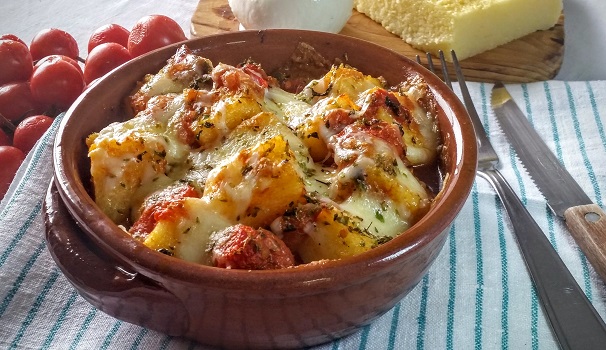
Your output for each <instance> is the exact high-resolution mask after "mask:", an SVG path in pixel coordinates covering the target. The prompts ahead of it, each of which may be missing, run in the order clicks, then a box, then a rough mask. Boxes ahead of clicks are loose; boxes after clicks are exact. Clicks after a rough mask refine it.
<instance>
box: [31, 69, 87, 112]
mask: <svg viewBox="0 0 606 350" xmlns="http://www.w3.org/2000/svg"><path fill="white" fill-rule="evenodd" d="M31 89H32V95H33V96H34V99H35V100H36V101H38V102H39V103H43V104H47V105H50V106H52V107H54V108H57V109H58V110H60V111H65V110H67V109H68V108H69V106H70V105H71V104H72V103H73V102H74V101H75V100H76V98H78V96H80V94H81V93H82V91H83V90H84V78H83V76H82V74H81V73H80V72H79V71H78V69H76V68H75V67H74V66H73V65H72V64H70V63H69V62H67V61H66V60H63V59H60V58H58V57H54V58H52V59H48V60H44V62H43V63H42V64H40V65H39V66H37V67H36V69H35V70H34V73H33V74H32V79H31Z"/></svg>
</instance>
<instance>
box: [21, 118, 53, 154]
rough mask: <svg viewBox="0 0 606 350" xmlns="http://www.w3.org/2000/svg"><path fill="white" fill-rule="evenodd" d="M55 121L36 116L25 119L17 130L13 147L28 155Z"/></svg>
mask: <svg viewBox="0 0 606 350" xmlns="http://www.w3.org/2000/svg"><path fill="white" fill-rule="evenodd" d="M53 120H54V119H53V118H51V117H48V116H46V115H34V116H31V117H27V118H25V119H23V120H22V121H21V123H19V125H17V128H16V129H15V134H14V135H13V146H15V147H17V148H18V149H20V150H21V151H22V152H23V153H26V154H27V153H28V152H29V151H30V150H31V149H32V147H34V145H35V144H36V142H37V141H38V140H39V139H40V137H42V135H43V134H44V132H46V130H47V129H48V128H49V127H50V126H51V124H52V123H53Z"/></svg>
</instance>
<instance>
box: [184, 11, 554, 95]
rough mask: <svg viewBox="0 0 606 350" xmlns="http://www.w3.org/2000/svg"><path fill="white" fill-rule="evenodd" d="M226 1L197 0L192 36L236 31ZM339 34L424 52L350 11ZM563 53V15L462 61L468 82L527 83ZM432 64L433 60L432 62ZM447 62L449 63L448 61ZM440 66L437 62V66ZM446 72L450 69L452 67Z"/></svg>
mask: <svg viewBox="0 0 606 350" xmlns="http://www.w3.org/2000/svg"><path fill="white" fill-rule="evenodd" d="M238 27H239V23H238V21H237V20H236V19H235V17H234V15H233V14H232V12H231V9H230V7H229V5H228V3H227V0H200V1H199V3H198V6H197V8H196V11H195V13H194V14H193V16H192V19H191V33H192V35H193V36H195V37H199V36H206V35H211V34H217V33H223V32H230V31H237V30H238ZM341 34H343V35H348V36H352V37H356V38H359V39H363V40H367V41H371V42H374V43H376V44H379V45H382V46H385V47H388V48H390V49H392V50H394V51H396V52H398V53H400V54H402V55H404V56H407V57H409V58H411V59H415V57H416V55H420V56H421V57H423V59H422V61H423V63H424V64H425V63H426V59H425V58H424V53H423V52H421V51H419V50H417V49H414V48H413V47H411V46H410V45H408V44H406V43H405V42H404V41H403V40H402V39H400V37H398V36H396V35H394V34H391V33H389V32H388V31H387V30H385V29H384V28H383V27H382V26H381V25H380V24H378V23H376V22H375V21H373V20H371V19H370V18H368V17H367V16H365V15H363V14H361V13H359V12H357V11H355V10H354V11H353V14H352V16H351V18H350V19H349V21H348V22H347V24H346V25H345V28H343V30H342V31H341ZM563 54H564V15H563V14H562V16H560V19H559V21H558V23H557V24H556V25H555V26H554V27H553V28H551V29H548V30H542V31H537V32H534V33H531V34H529V35H527V36H525V37H523V38H520V39H518V40H516V41H513V42H510V43H508V44H505V45H502V46H500V47H497V48H495V49H493V50H490V51H486V52H484V53H481V54H479V55H476V56H473V57H470V58H467V59H465V60H463V61H461V66H462V67H463V73H464V74H465V76H466V78H467V79H468V80H469V81H484V82H494V81H497V80H498V81H502V82H505V83H526V82H533V81H542V80H549V79H551V78H553V77H554V76H555V75H556V74H557V73H558V71H559V69H560V67H561V65H562V58H563ZM434 63H435V62H434ZM449 65H450V64H449ZM437 66H438V67H439V64H438V65H437ZM449 68H450V69H449V71H450V72H453V69H452V66H450V67H449Z"/></svg>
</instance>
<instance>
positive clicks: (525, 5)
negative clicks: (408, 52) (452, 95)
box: [354, 0, 563, 60]
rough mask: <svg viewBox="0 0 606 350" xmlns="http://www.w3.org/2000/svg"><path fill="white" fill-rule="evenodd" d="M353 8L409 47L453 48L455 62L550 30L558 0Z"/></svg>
mask: <svg viewBox="0 0 606 350" xmlns="http://www.w3.org/2000/svg"><path fill="white" fill-rule="evenodd" d="M354 6H355V8H356V10H358V11H359V12H361V13H364V14H365V15H367V16H368V17H370V18H372V19H373V20H374V21H376V22H378V23H380V24H381V25H382V26H383V27H384V28H385V29H387V30H388V31H390V32H392V33H394V34H396V35H398V36H400V37H401V38H402V39H403V40H404V41H405V42H406V43H408V44H410V45H411V46H413V47H415V48H417V49H419V50H423V51H427V52H431V53H434V54H435V53H437V52H438V50H443V51H445V52H449V51H450V50H455V51H456V53H457V57H458V58H459V60H462V59H465V58H467V57H471V56H474V55H476V54H479V53H481V52H484V51H487V50H490V49H493V48H495V47H497V46H500V45H502V44H505V43H508V42H510V41H513V40H515V39H518V38H520V37H522V36H524V35H526V34H529V33H532V32H534V31H537V30H544V29H549V28H551V27H552V26H554V25H555V23H556V22H557V21H558V19H559V17H560V15H561V13H562V7H563V6H562V0H354ZM446 56H450V55H446Z"/></svg>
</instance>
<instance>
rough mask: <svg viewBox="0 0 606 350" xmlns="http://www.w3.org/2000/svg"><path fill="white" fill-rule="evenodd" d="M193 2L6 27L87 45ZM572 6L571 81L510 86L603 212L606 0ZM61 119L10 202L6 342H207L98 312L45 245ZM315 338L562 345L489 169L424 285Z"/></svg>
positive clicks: (482, 110) (49, 3)
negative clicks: (104, 29)
mask: <svg viewBox="0 0 606 350" xmlns="http://www.w3.org/2000/svg"><path fill="white" fill-rule="evenodd" d="M590 2H591V3H593V5H589V4H590ZM195 6H197V2H196V1H185V0H175V1H134V0H116V1H112V2H82V1H74V0H37V1H33V0H20V1H2V2H0V31H1V32H3V33H13V34H16V35H18V36H20V37H21V38H22V39H24V40H25V41H29V40H31V38H32V37H33V35H34V34H35V33H36V32H37V31H38V30H40V29H42V28H47V27H58V28H61V29H65V30H67V31H69V32H70V33H72V34H73V35H74V36H75V37H76V39H77V40H78V43H79V44H80V48H81V53H82V52H83V50H85V48H86V43H87V41H88V36H89V35H90V33H91V32H92V31H93V30H94V29H95V28H97V27H99V26H100V25H102V24H106V23H118V24H121V25H123V26H125V27H126V28H129V27H131V26H132V25H133V24H134V23H135V21H136V20H137V19H138V18H140V17H142V16H144V15H147V14H152V13H161V14H166V15H169V16H171V17H172V18H175V19H176V20H177V21H178V22H179V23H180V24H181V25H182V26H183V28H184V29H185V30H186V33H187V32H188V30H187V28H189V21H190V18H191V14H192V13H193V10H194V8H195ZM565 6H566V9H565V11H570V12H567V14H566V15H567V17H566V23H567V27H566V29H567V32H566V35H567V37H566V43H567V46H566V50H565V51H566V54H565V55H566V56H565V60H564V66H563V68H562V73H561V75H560V76H559V77H558V79H560V78H561V79H564V80H568V81H569V82H565V81H548V82H539V83H533V84H516V85H509V86H508V89H509V90H510V91H511V93H512V95H513V96H514V98H515V100H516V101H517V102H518V103H519V104H520V105H521V106H523V109H524V110H526V111H527V113H528V116H529V118H530V119H531V120H532V122H533V124H534V125H535V127H536V129H537V131H538V132H539V134H540V135H541V136H542V137H543V138H544V140H545V141H546V142H547V143H548V145H549V146H550V147H551V149H552V150H553V151H554V152H556V155H557V156H558V158H559V159H560V160H561V161H562V162H563V164H564V165H565V166H566V167H567V168H568V169H569V171H570V172H571V173H572V174H573V175H574V177H575V178H576V179H577V181H578V182H579V184H580V185H581V187H582V188H584V189H585V191H586V192H587V194H588V195H589V197H590V198H591V199H592V200H594V201H595V202H596V203H597V204H599V205H600V206H602V208H604V207H605V200H606V199H605V196H606V162H605V161H604V159H605V158H604V156H605V154H606V133H605V126H604V125H605V124H606V80H605V79H606V68H604V66H605V65H604V64H603V63H604V61H603V57H606V56H605V55H606V52H604V51H606V50H605V49H604V47H605V46H604V41H603V40H602V38H601V36H602V35H603V33H606V29H604V28H606V24H605V23H606V22H604V21H602V18H603V17H604V16H603V15H600V14H599V11H603V10H604V7H605V6H604V4H603V3H602V2H601V0H593V1H589V0H565ZM591 6H594V8H593V9H595V10H596V11H595V13H593V12H592V11H591V9H592V8H591ZM598 10H599V11H598ZM588 20H593V22H591V28H593V29H592V30H591V31H590V33H589V34H592V33H593V34H594V35H596V40H591V39H590V38H583V37H582V33H581V29H580V28H587V27H588V26H589V25H588V22H587V21H588ZM599 28H601V29H599ZM569 30H571V31H572V33H571V32H570V31H569ZM573 38H577V39H574V40H576V42H575V43H571V41H572V40H573ZM579 38H580V39H579ZM597 38H599V40H598V39H597ZM583 42H584V43H585V44H589V45H591V44H594V43H597V44H596V49H599V50H602V51H601V52H602V53H601V54H598V53H597V52H596V51H592V48H591V47H588V48H587V50H589V51H588V52H591V55H590V54H585V53H584V52H582V51H583V50H584V49H585V48H584V47H583V48H581V46H580V45H583ZM600 43H601V44H600ZM582 49H583V50H582ZM581 53H582V54H581ZM591 56H593V57H591ZM596 57H597V58H596ZM599 79H602V81H599ZM572 80H593V81H580V82H572ZM469 85H470V90H471V92H472V94H473V97H474V101H475V103H476V106H477V109H478V111H479V114H480V116H481V117H482V119H483V121H484V125H485V126H486V128H487V129H488V130H489V133H490V138H491V141H492V142H493V143H494V146H495V148H496V150H497V152H498V153H499V156H500V157H501V164H502V166H501V170H502V173H503V174H504V176H505V177H506V178H507V179H508V180H509V182H510V183H511V185H512V187H513V188H514V190H515V191H516V192H517V193H518V194H519V195H520V197H521V198H522V200H523V202H524V203H526V205H527V207H528V209H529V211H530V212H531V214H532V215H533V217H534V218H535V219H536V221H537V222H538V224H539V226H540V227H541V228H542V229H543V230H544V232H545V234H546V235H547V236H548V237H549V239H550V241H551V242H552V244H553V245H554V246H555V247H556V249H557V251H558V253H559V254H560V255H561V257H562V259H563V260H564V262H565V263H566V264H567V266H568V267H569V269H570V270H571V272H572V273H573V275H574V276H575V278H576V279H577V281H578V283H579V285H580V286H581V288H582V289H583V290H584V291H585V293H586V294H587V296H588V298H589V299H590V300H591V301H592V302H593V303H594V305H595V306H596V309H597V310H598V312H599V313H600V315H602V317H604V316H606V304H605V303H604V289H603V284H602V283H601V282H598V281H597V280H596V279H595V274H594V272H593V270H592V268H591V266H589V264H588V262H587V261H586V259H585V258H584V256H583V255H582V253H580V251H579V250H578V248H577V247H576V245H575V243H574V242H573V241H572V239H571V238H570V235H569V233H568V232H567V230H566V228H565V227H564V226H563V224H562V222H561V221H560V220H559V219H558V218H556V217H555V216H554V215H553V214H552V213H551V212H550V211H549V209H548V208H547V207H546V203H545V200H544V198H543V197H542V196H541V194H540V193H539V192H538V190H537V189H536V187H535V185H534V184H533V183H532V181H531V179H530V178H529V177H528V175H527V174H526V173H525V171H524V168H523V167H522V165H521V164H520V163H519V162H518V160H517V159H516V156H515V153H514V151H513V150H512V149H511V147H510V146H509V144H508V143H507V141H506V140H505V138H504V136H503V134H502V132H501V131H500V129H499V128H498V126H497V124H496V122H495V119H494V116H493V114H492V111H491V109H490V106H489V100H490V98H489V95H490V88H491V85H490V84H480V83H470V84H469ZM58 119H60V118H58ZM58 122H59V120H57V121H56V122H55V124H53V126H52V127H51V128H50V129H49V131H48V132H47V133H46V134H45V136H44V137H43V138H42V139H41V141H40V142H39V144H38V145H37V146H36V147H35V148H34V149H33V150H32V151H31V152H30V154H29V155H28V159H27V161H26V162H25V163H24V165H23V166H22V167H21V169H20V170H19V175H18V177H17V179H18V180H16V181H15V182H13V184H12V186H11V189H10V193H9V194H8V195H7V196H6V197H5V199H4V200H3V201H2V202H1V203H0V348H8V349H30V348H36V349H123V348H133V349H183V348H200V349H205V348H206V347H204V346H201V345H198V344H195V343H193V342H191V341H189V340H187V339H180V338H172V337H168V336H166V335H163V334H160V333H157V332H154V331H151V330H147V329H144V328H141V327H139V326H136V325H132V324H128V323H125V322H122V321H119V320H117V319H115V318H113V317H111V316H108V315H106V314H104V313H103V312H101V311H98V310H97V309H95V308H94V307H92V306H91V305H90V304H89V303H88V302H86V301H85V300H84V299H83V298H81V297H80V296H79V295H78V293H77V292H76V291H75V290H74V288H73V287H72V286H71V284H70V283H69V282H68V281H67V280H66V278H65V277H64V276H63V275H62V274H61V272H60V271H59V270H58V268H57V267H56V265H55V264H54V261H53V259H52V258H51V256H50V254H49V252H48V250H47V248H46V246H45V242H44V222H43V215H42V203H43V199H44V195H45V191H46V189H47V187H48V184H49V182H50V180H51V177H52V165H51V162H52V158H51V149H52V141H53V137H54V134H55V132H56V130H57V126H58ZM0 166H1V165H0ZM369 297H372V296H369ZM317 348H318V349H337V348H338V349H377V348H380V349H411V348H417V349H472V348H475V349H528V348H533V349H556V348H557V347H556V344H555V342H554V339H553V336H552V334H551V332H550V330H549V328H548V326H547V323H546V321H545V317H544V314H543V311H542V310H541V308H540V306H539V303H538V301H537V298H536V296H535V294H534V293H533V290H532V285H531V282H530V279H529V276H528V273H527V272H526V269H525V266H524V263H523V260H522V258H521V256H520V253H519V251H518V248H517V245H516V242H515V240H514V239H513V236H512V233H511V230H510V226H509V223H508V219H507V218H506V217H505V213H504V212H503V210H502V207H501V205H500V203H499V202H498V199H497V198H496V196H495V194H494V191H493V190H492V189H491V188H490V187H489V185H488V184H487V183H486V182H485V181H484V180H482V179H478V180H477V181H476V184H475V185H474V188H473V191H472V194H471V196H470V197H469V200H468V201H467V203H466V205H465V206H464V208H463V210H462V211H461V213H460V214H459V216H458V218H457V219H456V221H455V223H454V225H453V228H452V229H451V231H450V234H449V237H448V240H447V242H446V244H445V246H444V248H443V250H442V252H441V253H440V255H439V256H438V258H437V260H436V262H435V263H434V264H433V265H432V267H431V269H430V271H429V273H428V274H427V275H426V276H425V277H424V278H423V279H422V280H421V282H420V283H419V285H418V286H417V287H416V288H415V289H414V290H412V292H411V293H410V294H409V295H408V296H406V297H405V298H404V299H403V300H402V301H401V302H399V303H398V304H397V305H396V306H395V307H394V308H393V309H392V310H390V311H388V312H387V313H386V314H384V315H383V316H382V317H380V318H378V319H377V320H375V321H374V322H372V323H371V324H370V325H368V326H367V327H364V328H362V329H361V330H359V331H358V332H356V333H354V334H352V335H351V336H348V337H345V338H343V339H339V340H337V341H335V342H333V343H329V344H325V345H321V346H318V347H317Z"/></svg>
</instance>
